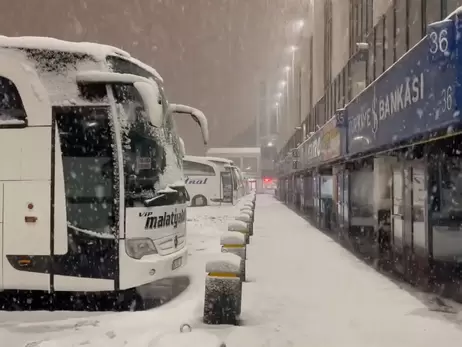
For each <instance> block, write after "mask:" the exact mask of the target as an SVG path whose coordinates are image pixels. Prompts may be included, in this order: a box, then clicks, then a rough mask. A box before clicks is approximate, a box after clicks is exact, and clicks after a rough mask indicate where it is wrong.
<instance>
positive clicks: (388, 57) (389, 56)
mask: <svg viewBox="0 0 462 347" xmlns="http://www.w3.org/2000/svg"><path fill="white" fill-rule="evenodd" d="M394 12H395V11H394V8H393V6H391V7H390V8H389V9H388V11H387V13H386V14H385V18H384V26H385V31H384V34H385V44H384V47H385V70H386V69H388V68H389V67H390V66H391V65H393V63H394V62H395V60H396V58H395V53H396V50H395V21H394V19H395V18H394V17H395V15H394Z"/></svg>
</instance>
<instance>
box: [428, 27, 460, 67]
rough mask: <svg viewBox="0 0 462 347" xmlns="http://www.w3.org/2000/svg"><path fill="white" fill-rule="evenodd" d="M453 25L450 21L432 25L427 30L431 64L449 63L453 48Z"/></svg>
mask: <svg viewBox="0 0 462 347" xmlns="http://www.w3.org/2000/svg"><path fill="white" fill-rule="evenodd" d="M454 33H455V24H454V21H452V20H443V21H440V22H436V23H432V24H430V25H429V26H428V28H427V41H428V53H429V60H430V62H431V63H437V62H444V61H446V62H447V61H449V60H451V58H452V55H453V52H454V48H455V42H454V40H455V35H454Z"/></svg>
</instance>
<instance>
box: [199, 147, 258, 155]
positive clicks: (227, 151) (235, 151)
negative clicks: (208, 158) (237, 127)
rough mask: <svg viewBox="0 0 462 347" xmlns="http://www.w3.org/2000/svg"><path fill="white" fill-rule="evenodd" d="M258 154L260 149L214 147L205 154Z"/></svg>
mask: <svg viewBox="0 0 462 347" xmlns="http://www.w3.org/2000/svg"><path fill="white" fill-rule="evenodd" d="M260 152H261V150H260V147H215V148H209V149H208V150H207V154H260Z"/></svg>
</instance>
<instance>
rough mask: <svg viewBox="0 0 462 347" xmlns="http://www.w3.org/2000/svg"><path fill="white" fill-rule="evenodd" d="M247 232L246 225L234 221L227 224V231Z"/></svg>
mask: <svg viewBox="0 0 462 347" xmlns="http://www.w3.org/2000/svg"><path fill="white" fill-rule="evenodd" d="M247 230H248V227H247V224H246V223H245V222H243V221H240V220H235V221H231V222H229V223H228V231H239V232H246V231H247Z"/></svg>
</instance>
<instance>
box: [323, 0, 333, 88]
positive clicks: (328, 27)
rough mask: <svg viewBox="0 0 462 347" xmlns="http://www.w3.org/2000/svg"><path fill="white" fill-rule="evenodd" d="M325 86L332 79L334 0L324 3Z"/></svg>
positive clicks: (327, 0)
mask: <svg viewBox="0 0 462 347" xmlns="http://www.w3.org/2000/svg"><path fill="white" fill-rule="evenodd" d="M324 16H325V20H324V23H325V24H324V25H325V27H324V86H325V89H326V88H327V87H328V86H329V85H330V84H331V81H332V0H326V2H325V3H324Z"/></svg>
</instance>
